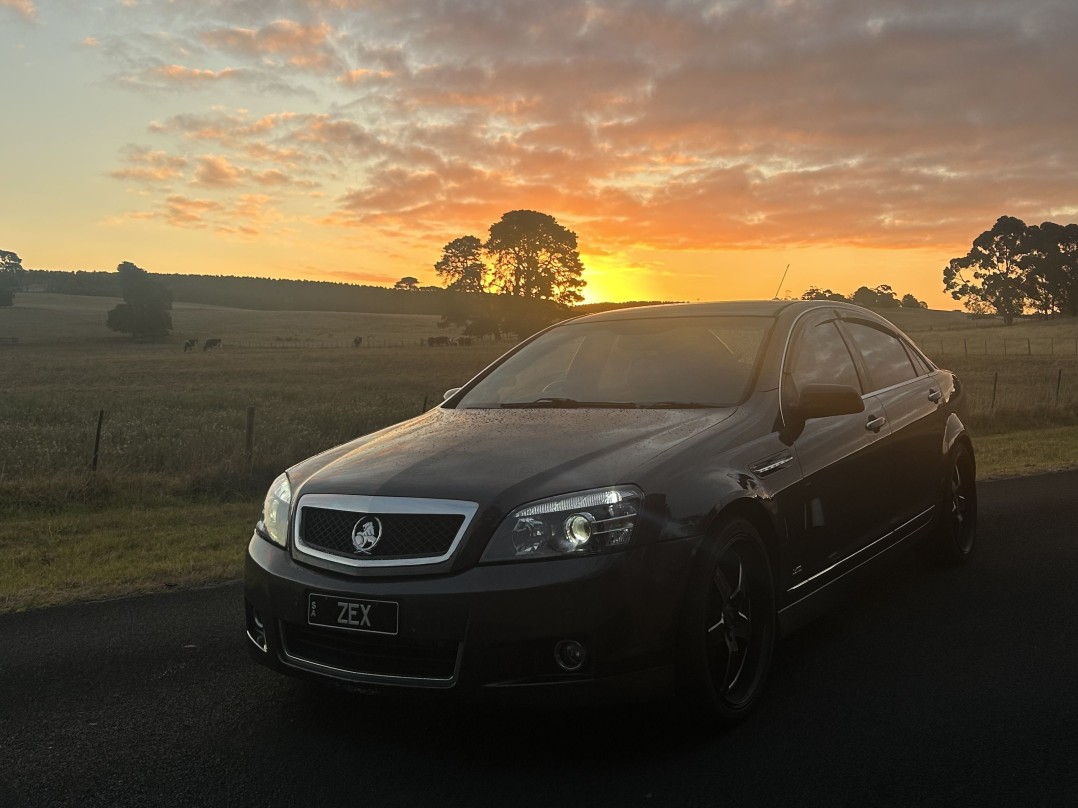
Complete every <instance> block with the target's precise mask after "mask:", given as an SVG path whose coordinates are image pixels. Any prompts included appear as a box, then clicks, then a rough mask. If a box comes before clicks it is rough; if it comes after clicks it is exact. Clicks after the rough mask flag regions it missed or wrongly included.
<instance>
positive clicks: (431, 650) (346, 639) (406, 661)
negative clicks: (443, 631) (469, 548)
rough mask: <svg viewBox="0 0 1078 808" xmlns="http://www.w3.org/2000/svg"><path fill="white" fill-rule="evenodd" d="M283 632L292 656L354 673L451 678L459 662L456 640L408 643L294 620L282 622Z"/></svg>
mask: <svg viewBox="0 0 1078 808" xmlns="http://www.w3.org/2000/svg"><path fill="white" fill-rule="evenodd" d="M281 632H282V633H283V635H284V641H285V646H286V647H287V649H288V653H289V654H290V655H291V656H293V657H296V658H298V659H306V660H309V661H310V662H317V663H319V664H322V665H329V666H331V667H334V668H339V669H341V670H346V671H352V672H353V673H372V674H377V675H381V676H409V677H415V678H420V679H452V678H453V673H454V670H455V669H456V664H457V644H456V643H453V642H442V643H428V644H425V645H407V644H400V643H396V642H391V641H386V640H382V639H378V638H372V637H370V636H367V635H363V636H357V635H353V634H350V633H348V632H346V631H340V630H338V629H332V628H329V629H322V628H315V627H313V626H297V625H294V624H292V623H282V624H281Z"/></svg>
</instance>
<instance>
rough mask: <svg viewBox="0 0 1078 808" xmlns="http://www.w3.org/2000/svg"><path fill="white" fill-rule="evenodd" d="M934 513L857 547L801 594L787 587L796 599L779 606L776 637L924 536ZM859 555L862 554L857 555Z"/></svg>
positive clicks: (834, 600)
mask: <svg viewBox="0 0 1078 808" xmlns="http://www.w3.org/2000/svg"><path fill="white" fill-rule="evenodd" d="M936 512H937V511H936V509H935V508H930V509H929V510H927V511H925V512H924V513H922V514H920V515H918V516H916V517H914V518H913V519H911V520H910V521H909V522H907V523H906V524H904V525H902V526H901V527H899V528H897V529H896V530H893V531H891V532H890V533H888V534H886V535H884V536H881V537H880V538H879V539H877V540H876V541H875V542H873V543H872V544H870V545H867V546H866V547H863V548H862V549H861V550H858V551H857V552H856V553H854V554H853V555H852V556H848V557H846V558H844V559H843V560H842V561H840V562H838V563H837V564H835V565H834V566H833V567H831V569H830V570H826V571H825V572H824V573H821V574H820V575H821V576H826V574H827V573H830V572H833V573H834V574H833V576H832V577H829V578H827V579H826V580H825V581H824V582H823V583H822V584H820V585H819V586H817V587H816V588H815V589H812V590H811V591H809V592H806V593H804V594H803V595H801V594H800V593H799V592H797V587H794V588H793V589H791V590H788V591H787V593H786V594H787V595H788V596H792V597H793V598H795V600H794V601H793V602H792V603H789V604H787V605H786V606H784V607H782V608H781V609H779V613H778V621H779V623H778V628H779V637H785V636H786V635H787V634H790V633H791V632H793V631H796V630H797V629H799V628H801V626H803V625H805V624H806V623H809V622H811V621H812V620H814V619H815V618H816V617H819V616H820V615H821V614H823V613H825V612H827V611H829V610H831V609H832V608H834V606H835V605H836V604H837V603H839V602H840V601H842V600H843V599H844V598H845V597H846V596H847V595H848V594H849V593H850V592H851V591H853V590H854V589H856V588H857V587H859V586H860V585H862V584H863V583H865V581H866V579H868V578H870V577H871V576H872V575H873V574H874V573H876V572H878V571H879V569H880V568H882V567H883V566H885V565H886V564H887V562H888V561H889V560H890V559H891V558H893V557H894V556H895V555H897V554H898V553H900V552H903V551H905V550H906V549H907V548H909V547H912V546H913V545H915V544H916V543H917V542H918V541H920V540H921V539H922V538H924V537H925V536H926V534H927V533H928V532H929V531H931V530H932V528H934V527H935V525H936V520H935V519H934V518H933V517H934V515H935V514H936ZM862 555H863V557H861V558H858V556H862ZM854 560H856V563H854V564H853V566H850V567H849V568H848V569H845V570H843V569H841V567H844V566H847V565H848V564H850V563H851V562H853V561H854ZM805 583H807V581H806V582H805Z"/></svg>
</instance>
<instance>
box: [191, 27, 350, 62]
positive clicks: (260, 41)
mask: <svg viewBox="0 0 1078 808" xmlns="http://www.w3.org/2000/svg"><path fill="white" fill-rule="evenodd" d="M332 33H333V29H332V28H331V27H330V26H329V25H327V24H325V23H320V24H318V25H303V24H302V23H298V22H294V21H293V20H276V21H274V22H272V23H270V24H268V25H265V26H262V27H261V28H216V29H213V30H210V31H204V32H203V33H202V34H201V36H200V38H201V40H202V42H203V43H205V44H206V45H208V46H210V47H213V48H218V49H221V50H226V51H229V52H232V53H236V54H241V55H244V56H248V57H256V56H263V55H274V56H278V55H279V56H287V57H288V64H289V65H291V66H292V67H297V68H300V69H305V70H316V71H321V70H331V69H334V68H338V67H339V66H340V64H341V62H340V60H339V58H338V57H337V54H336V53H335V52H334V50H333V47H332V43H331V42H330V35H331V34H332Z"/></svg>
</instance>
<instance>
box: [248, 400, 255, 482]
mask: <svg viewBox="0 0 1078 808" xmlns="http://www.w3.org/2000/svg"><path fill="white" fill-rule="evenodd" d="M246 448H247V466H248V468H250V466H251V464H252V463H253V462H254V454H255V408H254V407H248V408H247V442H246Z"/></svg>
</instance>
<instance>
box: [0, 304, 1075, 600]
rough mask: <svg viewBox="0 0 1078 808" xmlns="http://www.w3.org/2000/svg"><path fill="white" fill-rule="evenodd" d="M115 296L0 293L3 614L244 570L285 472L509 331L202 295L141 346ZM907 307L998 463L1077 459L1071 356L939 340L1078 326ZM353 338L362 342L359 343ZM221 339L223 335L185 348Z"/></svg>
mask: <svg viewBox="0 0 1078 808" xmlns="http://www.w3.org/2000/svg"><path fill="white" fill-rule="evenodd" d="M116 302H117V301H116V300H115V299H111V298H94V297H73V296H63V295H51V294H21V295H19V296H18V298H17V305H16V306H15V307H13V308H9V309H0V337H4V336H17V337H18V339H19V344H18V345H14V346H8V345H0V558H3V559H4V561H5V563H4V564H3V565H2V566H0V611H12V610H18V609H25V608H32V607H38V606H44V605H48V604H53V603H60V602H66V601H74V600H84V599H87V598H96V597H106V596H112V595H117V594H123V593H131V592H138V591H156V590H160V589H162V588H167V587H171V586H188V585H194V584H199V583H206V582H211V581H220V580H229V579H234V578H236V577H238V575H239V574H240V567H241V561H242V557H243V552H242V551H243V546H244V545H245V543H246V541H247V539H248V538H249V536H250V534H251V526H252V524H253V522H254V520H255V519H256V518H257V515H258V504H259V501H260V499H261V496H262V493H263V491H264V489H265V486H266V485H267V484H268V483H269V481H270V480H271V479H272V478H273V476H275V475H276V474H277V473H279V472H280V470H281V469H283V468H284V467H286V466H288V465H289V464H291V463H293V462H295V461H297V460H300V459H302V458H304V457H307V456H309V455H311V454H314V453H316V452H318V451H321V450H322V449H325V448H328V447H330V446H333V445H336V444H339V443H341V442H344V441H346V440H349V439H351V438H353V437H356V436H358V435H361V434H364V433H366V432H369V431H372V430H374V429H378V428H380V427H383V426H386V425H389V424H392V423H395V422H397V421H400V420H402V419H405V418H408V417H411V416H414V415H417V414H418V413H419V412H421V411H422V409H423V407H424V405H426V406H433V405H434V404H436V403H437V402H438V401H439V400H440V399H441V394H442V392H443V391H444V390H446V389H447V388H449V387H455V386H457V385H459V384H461V383H462V382H463V381H465V380H467V379H468V378H470V377H471V376H472V375H473V374H474V373H476V372H477V371H479V370H480V369H482V368H483V367H484V366H485V365H487V364H488V363H489V362H490V361H492V360H493V359H494V358H496V357H497V356H498V355H499V354H500V353H502V352H503V351H504V350H506V349H507V348H508V347H509V345H508V344H507V343H494V342H478V343H476V344H473V345H471V346H454V347H444V348H430V347H426V346H425V345H421V342H422V341H423V340H425V338H426V337H428V336H441V335H453V332H452V331H445V330H441V329H438V327H437V319H438V318H437V317H435V316H426V315H376V314H351V313H335V312H330V313H327V312H256V311H242V310H236V309H225V308H217V307H212V306H196V305H190V304H177V305H176V306H175V308H174V310H173V323H174V336H173V338H172V340H171V341H169V342H167V343H162V344H136V343H133V342H132V341H131V340H130V339H128V338H126V337H122V336H119V335H116V334H113V333H111V332H109V331H108V330H106V328H105V326H104V322H105V313H106V312H107V311H108V309H109V308H111V307H112V306H114V305H115V304H116ZM898 314H902V315H903V316H904V320H903V318H902V317H899V316H898ZM898 314H896V315H895V320H896V322H897V323H898V324H899V326H900V327H902V328H903V329H904V330H906V331H907V333H909V334H910V335H911V336H913V337H914V338H915V339H917V340H918V341H919V342H920V344H922V345H923V346H924V347H925V349H926V351H928V353H929V355H930V356H933V358H934V359H935V360H936V361H938V362H939V363H940V364H941V365H943V366H945V367H949V368H951V369H953V370H955V371H957V372H958V373H959V374H960V376H961V378H962V380H963V383H964V384H965V385H966V389H967V391H968V393H969V396H970V402H971V416H972V417H971V423H972V425H973V430H974V433H975V439H976V442H977V449H978V459H979V471H980V476H981V477H989V476H997V475H1009V474H1028V473H1034V472H1037V471H1042V470H1047V469H1052V468H1062V467H1067V466H1071V465H1075V464H1078V361H1076V357H1075V356H1074V355H1073V354H1071V355H1065V354H1064V353H1062V352H1057V353H1056V354H1055V355H1053V354H1050V353H1039V352H1037V351H1036V350H1035V349H1033V348H1032V347H1031V350H1030V353H1029V354H1024V353H1021V352H1011V351H1009V352H1008V353H1007V355H1003V354H1002V353H999V354H993V353H989V354H987V355H984V354H977V353H976V352H970V351H965V352H951V351H950V350H949V346H950V344H951V343H949V342H948V343H946V344H945V350H944V353H943V355H938V351H936V352H934V351H933V342H932V340H933V339H937V338H938V337H939V336H940V335H941V334H944V335H946V338H947V339H948V340H950V339H960V338H963V337H962V335H965V337H964V338H965V339H967V340H970V339H973V338H974V337H976V336H977V335H981V336H982V337H983V336H985V335H987V337H988V338H990V339H991V340H993V341H994V340H998V339H1004V338H1006V339H1008V340H1010V339H1021V340H1024V339H1027V338H1028V339H1029V340H1030V345H1031V346H1033V345H1035V344H1042V343H1041V342H1034V341H1035V340H1038V341H1040V340H1043V339H1044V338H1045V337H1046V336H1047V338H1048V339H1049V340H1052V339H1054V340H1055V344H1056V346H1057V347H1058V346H1059V345H1061V344H1062V342H1063V341H1064V340H1066V339H1073V337H1074V335H1075V334H1078V325H1076V324H1073V323H1066V322H1062V323H1022V324H1019V325H1016V326H1014V327H1013V328H1011V329H1006V330H1005V333H1000V334H997V333H996V332H1004V329H1002V327H1001V326H998V325H995V326H994V325H993V324H992V323H991V322H986V321H970V320H968V318H966V317H965V316H964V315H961V314H958V313H953V312H928V311H910V312H908V313H906V312H899V313H898ZM1020 329H1021V330H1020ZM1012 335H1013V336H1012ZM355 336H362V337H363V338H364V346H363V347H361V348H358V349H356V348H352V347H351V345H352V340H353V338H354V337H355ZM209 337H216V338H219V339H221V340H222V341H223V343H224V347H223V348H222V349H220V350H213V351H202V350H201V349H198V350H196V351H193V352H188V353H185V352H184V351H183V349H182V344H183V340H184V339H186V338H198V339H200V340H205V339H207V338H209ZM967 344H968V343H967ZM989 344H995V343H994V342H990V343H989ZM323 345H324V346H326V347H321V346H323ZM255 346H259V347H255ZM263 346H264V347H263ZM330 346H333V347H330ZM336 346H341V347H336ZM993 391H994V392H993ZM252 407H253V408H254V410H253V415H254V420H253V434H252V438H253V441H252V444H251V453H250V454H248V452H247V426H248V410H249V408H252ZM102 410H103V411H104V418H103V420H102V422H101V439H100V446H99V453H98V468H97V470H96V472H91V465H92V462H93V454H94V444H95V436H96V430H97V425H98V417H99V413H100V412H101V411H102Z"/></svg>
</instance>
